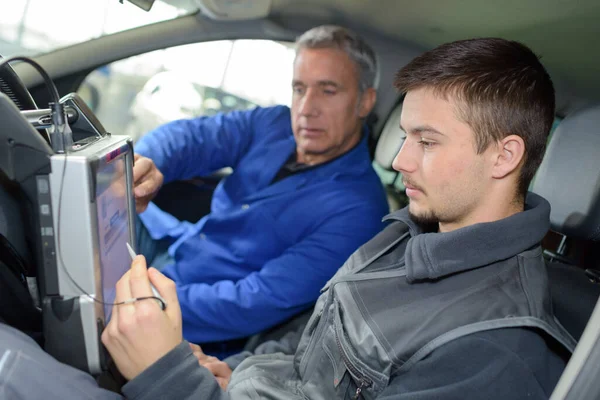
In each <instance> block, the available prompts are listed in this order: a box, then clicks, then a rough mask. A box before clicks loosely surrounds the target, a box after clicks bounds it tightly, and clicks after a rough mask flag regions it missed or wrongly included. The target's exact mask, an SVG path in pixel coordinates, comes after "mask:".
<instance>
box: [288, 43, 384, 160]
mask: <svg viewBox="0 0 600 400" xmlns="http://www.w3.org/2000/svg"><path fill="white" fill-rule="evenodd" d="M292 85H293V97H292V129H293V131H294V138H295V139H296V145H297V151H298V155H299V160H300V161H302V162H308V163H320V162H324V161H327V160H329V159H331V158H334V157H336V156H338V155H340V154H342V153H344V152H346V151H348V150H349V149H350V148H352V147H353V146H354V145H355V144H356V143H357V142H358V141H359V140H360V131H361V125H362V123H361V118H362V117H365V116H366V115H367V114H368V113H369V111H370V110H371V107H372V106H373V104H367V103H369V101H362V100H363V97H365V96H360V93H359V83H358V70H357V67H356V65H355V64H354V62H352V60H351V59H350V58H349V57H348V55H347V54H346V53H344V52H343V51H341V50H337V49H302V50H300V51H299V52H298V54H297V56H296V60H295V62H294V78H293V82H292ZM368 96H373V101H374V91H373V89H369V90H368V95H367V97H368Z"/></svg>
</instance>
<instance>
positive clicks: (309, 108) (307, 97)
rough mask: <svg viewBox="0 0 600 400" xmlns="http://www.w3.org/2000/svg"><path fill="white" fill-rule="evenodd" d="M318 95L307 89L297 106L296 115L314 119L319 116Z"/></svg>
mask: <svg viewBox="0 0 600 400" xmlns="http://www.w3.org/2000/svg"><path fill="white" fill-rule="evenodd" d="M319 109H320V108H319V95H318V91H317V90H314V89H312V88H309V89H307V90H306V92H305V93H304V96H302V98H301V99H300V101H299V104H298V114H299V115H302V116H304V117H315V116H317V115H319Z"/></svg>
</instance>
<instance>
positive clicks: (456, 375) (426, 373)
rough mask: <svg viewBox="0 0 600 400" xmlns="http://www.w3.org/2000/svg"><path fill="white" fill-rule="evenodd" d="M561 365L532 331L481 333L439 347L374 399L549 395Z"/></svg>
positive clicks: (544, 396) (562, 362)
mask: <svg viewBox="0 0 600 400" xmlns="http://www.w3.org/2000/svg"><path fill="white" fill-rule="evenodd" d="M564 366H565V363H564V361H562V360H561V359H560V358H559V357H558V356H557V355H556V354H554V353H552V352H551V350H550V349H549V348H547V347H546V342H545V341H544V339H543V338H542V337H541V336H539V335H538V334H537V333H535V332H533V331H530V330H526V329H524V328H511V329H503V330H497V331H489V332H481V333H477V334H473V335H469V336H466V337H463V338H460V339H457V340H455V341H453V342H450V343H448V344H446V345H444V346H442V347H440V348H438V349H437V350H435V351H434V352H433V353H431V354H430V355H429V356H428V357H426V358H425V359H423V360H421V361H420V362H418V363H417V364H416V365H415V366H414V367H413V368H411V369H410V370H409V371H408V372H406V373H404V374H402V375H400V376H397V377H395V378H393V379H392V381H391V383H390V385H389V386H388V388H387V389H386V390H385V391H384V392H383V393H382V394H381V395H380V396H379V397H378V399H380V400H413V399H414V400H416V399H418V400H428V399H431V400H433V399H498V400H500V399H525V398H527V399H540V400H541V399H547V398H548V397H549V396H550V393H552V390H553V387H554V385H555V384H556V382H557V381H558V378H559V377H560V374H561V373H562V370H563V369H564Z"/></svg>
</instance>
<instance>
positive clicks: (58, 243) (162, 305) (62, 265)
mask: <svg viewBox="0 0 600 400" xmlns="http://www.w3.org/2000/svg"><path fill="white" fill-rule="evenodd" d="M10 145H11V146H14V147H24V148H27V149H30V150H34V151H37V152H41V151H40V150H39V149H36V148H35V147H32V146H28V145H26V144H22V143H14V142H13V143H10ZM44 154H46V153H44ZM63 160H64V162H63V168H62V171H61V177H60V190H59V192H58V205H57V208H58V211H57V214H56V219H57V220H58V223H57V225H56V229H55V233H56V247H57V248H56V255H57V262H58V264H59V266H60V268H61V269H62V271H63V272H64V273H65V275H66V276H67V278H68V279H69V280H70V281H71V283H72V284H73V285H74V286H75V287H76V288H77V290H79V291H80V292H81V294H82V295H84V296H86V297H88V298H89V299H91V300H92V301H94V302H96V303H99V304H102V305H105V306H119V305H123V304H130V303H133V302H135V301H141V300H147V299H154V300H156V301H158V302H159V305H160V308H161V309H162V310H165V309H166V306H167V305H166V303H165V302H164V301H163V299H161V298H160V297H157V296H144V297H136V298H133V299H127V300H124V301H120V302H117V303H115V302H113V303H110V302H105V301H102V300H99V299H97V298H96V297H94V296H92V295H91V294H89V293H88V292H87V291H86V290H85V289H83V288H82V287H81V286H80V285H79V284H78V283H77V282H76V281H75V279H74V278H73V276H72V275H71V274H70V273H69V270H68V269H67V267H66V266H65V263H64V260H63V258H62V251H61V240H60V223H61V218H60V215H61V209H62V196H63V189H64V182H65V175H66V170H67V155H66V154H65V155H64V156H63Z"/></svg>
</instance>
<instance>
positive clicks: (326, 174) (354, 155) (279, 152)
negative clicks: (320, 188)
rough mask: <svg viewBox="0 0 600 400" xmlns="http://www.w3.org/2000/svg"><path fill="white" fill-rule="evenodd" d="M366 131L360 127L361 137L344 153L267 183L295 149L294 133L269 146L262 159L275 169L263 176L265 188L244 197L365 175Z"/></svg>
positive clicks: (369, 164) (366, 166)
mask: <svg viewBox="0 0 600 400" xmlns="http://www.w3.org/2000/svg"><path fill="white" fill-rule="evenodd" d="M290 132H291V130H290ZM368 133H369V131H368V129H367V127H366V126H365V127H363V133H362V139H361V140H360V142H359V143H358V144H357V145H356V146H354V148H352V149H351V150H350V151H348V152H347V153H344V154H342V155H341V156H339V157H337V158H335V159H333V160H331V161H328V162H326V163H323V164H322V165H317V166H315V168H311V169H308V170H306V171H302V172H298V173H296V174H293V175H292V176H289V177H287V178H285V179H282V180H280V181H278V182H275V183H274V184H272V185H269V184H268V182H270V181H271V180H272V179H273V177H274V176H275V174H276V173H277V171H278V170H279V168H281V167H282V166H283V164H284V163H285V162H286V161H287V159H288V158H289V156H290V154H292V152H293V151H294V150H295V149H296V142H295V141H294V137H293V135H291V136H290V137H288V138H286V139H285V140H282V141H279V142H277V143H274V144H273V145H272V146H269V149H268V150H267V154H266V157H265V159H267V160H271V161H272V162H273V165H276V168H274V169H273V171H272V174H265V175H264V176H265V179H268V182H267V181H265V182H264V184H265V185H267V186H266V187H265V189H263V190H259V191H258V192H255V193H253V194H251V195H250V196H248V197H247V198H246V199H247V200H248V201H251V200H257V199H260V198H264V197H270V196H274V195H277V194H280V193H286V192H289V191H290V190H293V189H299V188H301V187H303V186H305V185H307V184H308V183H310V182H314V181H326V180H336V179H337V178H339V177H340V176H344V175H345V176H352V175H362V174H364V172H365V170H366V169H368V168H370V166H371V161H370V158H369V150H368V147H367V137H368Z"/></svg>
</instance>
